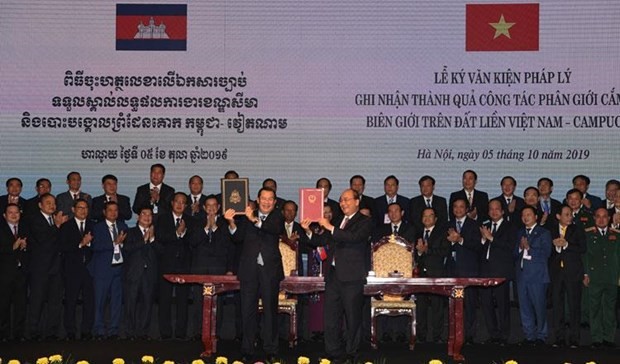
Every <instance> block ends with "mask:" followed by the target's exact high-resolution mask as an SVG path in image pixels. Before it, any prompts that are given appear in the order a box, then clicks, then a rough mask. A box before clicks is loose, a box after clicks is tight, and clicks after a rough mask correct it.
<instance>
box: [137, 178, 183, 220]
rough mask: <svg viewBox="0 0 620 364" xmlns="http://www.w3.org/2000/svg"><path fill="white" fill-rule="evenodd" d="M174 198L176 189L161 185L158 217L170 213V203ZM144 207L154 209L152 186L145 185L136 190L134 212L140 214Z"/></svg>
mask: <svg viewBox="0 0 620 364" xmlns="http://www.w3.org/2000/svg"><path fill="white" fill-rule="evenodd" d="M173 196H174V188H172V187H170V186H168V185H167V184H165V183H162V184H161V188H160V190H159V201H158V202H157V215H163V214H164V213H165V212H167V211H170V203H171V202H172V198H173ZM143 207H153V205H151V188H150V184H149V183H147V184H144V185H142V186H140V187H138V188H137V189H136V197H135V198H134V199H133V206H132V209H133V212H134V213H136V214H138V213H140V209H141V208H143Z"/></svg>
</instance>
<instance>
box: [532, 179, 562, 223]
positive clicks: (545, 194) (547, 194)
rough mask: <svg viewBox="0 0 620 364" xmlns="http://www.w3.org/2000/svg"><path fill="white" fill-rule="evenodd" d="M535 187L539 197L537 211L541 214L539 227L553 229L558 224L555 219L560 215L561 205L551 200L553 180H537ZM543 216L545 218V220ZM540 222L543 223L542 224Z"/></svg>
mask: <svg viewBox="0 0 620 364" xmlns="http://www.w3.org/2000/svg"><path fill="white" fill-rule="evenodd" d="M537 186H538V193H539V195H540V196H539V202H538V206H537V210H538V211H542V213H543V217H542V219H541V225H544V226H545V227H546V226H549V227H554V226H555V225H557V223H558V222H557V220H556V218H555V217H556V215H557V214H559V213H560V208H561V207H562V203H561V202H560V201H558V200H556V199H554V198H551V193H553V180H551V179H550V178H547V177H543V178H541V179H539V180H538V183H537ZM545 215H546V216H547V217H546V218H545ZM542 221H544V223H542Z"/></svg>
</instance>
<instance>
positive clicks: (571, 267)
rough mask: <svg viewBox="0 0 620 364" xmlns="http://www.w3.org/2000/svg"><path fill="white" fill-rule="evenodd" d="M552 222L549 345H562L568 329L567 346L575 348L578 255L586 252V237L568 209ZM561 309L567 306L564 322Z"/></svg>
mask: <svg viewBox="0 0 620 364" xmlns="http://www.w3.org/2000/svg"><path fill="white" fill-rule="evenodd" d="M556 219H557V221H558V224H557V225H555V227H553V228H551V229H550V231H551V238H552V239H553V250H552V251H551V258H550V259H549V273H550V276H551V277H550V278H551V300H552V303H553V331H554V333H555V335H554V337H555V341H554V342H553V346H554V347H561V346H564V345H565V344H566V326H568V328H569V330H568V334H569V335H568V342H569V345H570V347H571V348H577V347H578V346H579V331H580V327H579V324H580V322H581V321H580V320H581V287H582V282H583V261H582V256H583V255H584V254H585V252H586V237H585V233H584V231H583V230H582V229H579V227H578V226H577V225H575V224H573V214H572V211H571V208H570V207H569V206H566V205H564V206H562V207H561V209H560V213H558V214H557V216H556ZM565 307H568V321H566V320H565V316H566V315H565Z"/></svg>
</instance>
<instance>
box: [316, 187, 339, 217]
mask: <svg viewBox="0 0 620 364" xmlns="http://www.w3.org/2000/svg"><path fill="white" fill-rule="evenodd" d="M315 188H322V189H323V198H324V200H323V203H324V204H328V205H329V207H331V209H332V214H333V217H334V218H338V217H339V216H342V211H340V204H339V203H338V201H335V200H332V199H331V198H329V192H330V191H331V190H332V182H331V181H330V180H329V178H327V177H321V178H319V179H318V180H317V181H316V185H315Z"/></svg>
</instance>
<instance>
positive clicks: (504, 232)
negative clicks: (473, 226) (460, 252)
mask: <svg viewBox="0 0 620 364" xmlns="http://www.w3.org/2000/svg"><path fill="white" fill-rule="evenodd" d="M484 226H486V227H487V228H488V229H489V230H491V231H493V222H491V221H489V222H487V223H486V224H484ZM516 238H517V228H516V224H514V223H513V222H511V221H508V220H506V219H504V220H503V221H502V224H501V225H500V226H499V228H497V231H496V232H495V235H493V241H492V242H491V241H488V240H486V239H485V240H484V245H483V246H482V251H481V252H480V276H481V277H490V278H495V277H500V278H507V279H514V275H515V270H514V251H515V246H516V244H517V241H516ZM487 251H488V253H489V258H488V259H487Z"/></svg>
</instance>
